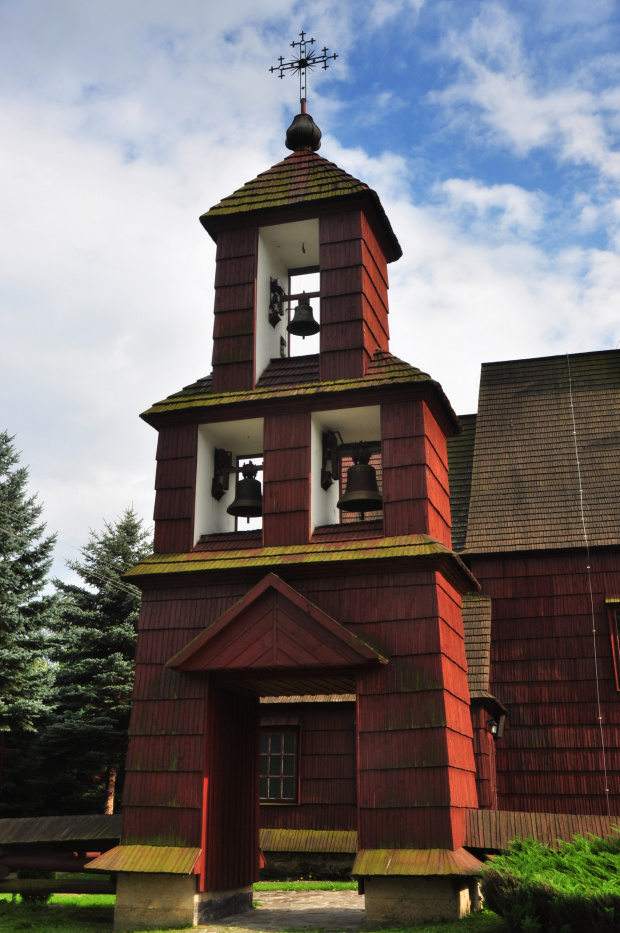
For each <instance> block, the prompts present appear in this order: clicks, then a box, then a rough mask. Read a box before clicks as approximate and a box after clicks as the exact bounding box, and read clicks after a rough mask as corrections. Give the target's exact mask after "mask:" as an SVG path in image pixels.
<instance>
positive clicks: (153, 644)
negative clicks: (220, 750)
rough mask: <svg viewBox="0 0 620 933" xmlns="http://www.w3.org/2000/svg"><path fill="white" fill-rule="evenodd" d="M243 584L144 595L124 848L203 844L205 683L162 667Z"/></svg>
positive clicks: (241, 592) (240, 591)
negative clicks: (140, 844)
mask: <svg viewBox="0 0 620 933" xmlns="http://www.w3.org/2000/svg"><path fill="white" fill-rule="evenodd" d="M245 592H246V590H245V589H244V588H243V586H238V585H237V586H234V585H233V586H227V587H221V586H220V587H218V586H217V585H215V584H214V585H212V586H209V587H185V588H183V587H175V588H170V589H159V590H157V589H156V590H152V591H147V592H145V593H143V597H142V609H141V612H140V619H139V623H138V647H137V652H136V679H135V683H134V694H133V696H134V700H133V708H132V714H131V722H130V727H129V736H130V741H129V753H128V759H127V774H126V779H125V788H124V794H123V829H122V842H123V844H125V845H132V844H138V843H142V844H145V845H168V846H200V845H201V813H202V795H203V769H204V757H205V756H204V743H205V718H206V695H207V679H206V678H205V677H187V676H183V675H181V674H178V673H177V672H176V671H172V670H170V669H169V668H166V667H165V666H164V665H165V664H166V662H167V661H168V660H169V658H171V657H172V656H173V655H174V654H176V653H177V652H178V651H180V650H181V649H182V648H184V647H185V645H186V644H187V643H188V642H189V641H190V640H191V639H192V638H194V637H195V636H196V635H198V634H199V633H200V632H201V631H202V630H203V629H204V628H205V627H206V625H208V624H209V622H212V621H213V620H214V619H216V618H217V617H218V616H219V615H221V613H222V612H223V611H225V610H226V609H227V608H229V606H230V605H231V604H232V603H234V602H235V601H236V600H237V599H239V598H240V597H241V596H242V595H244V593H245Z"/></svg>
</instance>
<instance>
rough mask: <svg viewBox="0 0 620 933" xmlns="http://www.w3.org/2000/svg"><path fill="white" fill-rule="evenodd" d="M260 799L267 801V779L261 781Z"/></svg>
mask: <svg viewBox="0 0 620 933" xmlns="http://www.w3.org/2000/svg"><path fill="white" fill-rule="evenodd" d="M259 786H260V797H261V800H266V799H267V778H261V779H260V785H259Z"/></svg>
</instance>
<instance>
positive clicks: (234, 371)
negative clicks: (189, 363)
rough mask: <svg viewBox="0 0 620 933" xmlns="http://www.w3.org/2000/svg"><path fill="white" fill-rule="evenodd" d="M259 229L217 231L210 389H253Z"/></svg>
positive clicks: (220, 390)
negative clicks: (211, 386) (211, 387)
mask: <svg viewBox="0 0 620 933" xmlns="http://www.w3.org/2000/svg"><path fill="white" fill-rule="evenodd" d="M257 255H258V231H257V228H255V227H250V228H246V229H243V230H228V231H223V232H222V233H220V234H218V238H217V256H216V271H215V305H214V323H213V392H214V393H219V392H232V391H234V390H235V389H236V390H243V389H253V388H254V328H255V315H256V312H255V307H256V263H257Z"/></svg>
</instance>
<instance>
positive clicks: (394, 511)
mask: <svg viewBox="0 0 620 933" xmlns="http://www.w3.org/2000/svg"><path fill="white" fill-rule="evenodd" d="M381 438H382V445H381V457H382V462H383V527H384V534H385V535H386V536H390V535H408V534H427V535H431V536H432V537H433V538H436V539H437V540H439V541H441V542H442V543H443V544H446V545H447V546H448V547H450V494H449V487H448V453H447V446H446V438H445V435H444V433H443V431H442V429H441V428H440V427H439V425H438V423H437V421H436V419H435V417H434V416H433V414H432V412H431V410H430V408H429V407H428V406H427V405H426V403H425V402H422V401H414V402H410V401H406V402H404V401H403V402H386V403H384V404H383V405H382V406H381Z"/></svg>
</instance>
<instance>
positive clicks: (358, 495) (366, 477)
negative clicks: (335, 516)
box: [338, 463, 383, 512]
mask: <svg viewBox="0 0 620 933" xmlns="http://www.w3.org/2000/svg"><path fill="white" fill-rule="evenodd" d="M338 508H339V509H340V511H341V512H375V511H377V510H379V509H382V508H383V498H382V496H381V493H380V492H379V487H378V486H377V471H376V470H375V468H374V467H373V466H371V465H370V464H369V463H355V464H353V466H351V467H349V469H348V470H347V490H346V492H345V494H344V496H343V497H342V499H339V500H338Z"/></svg>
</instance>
